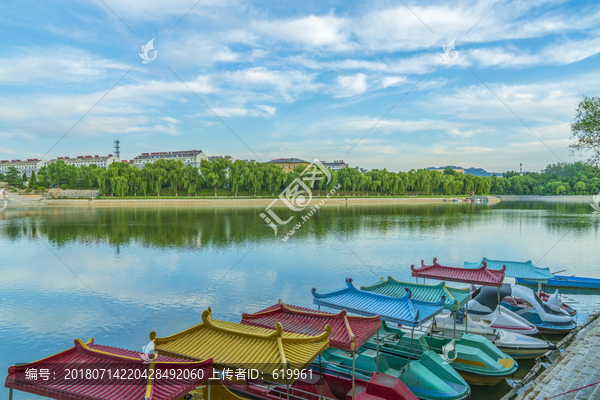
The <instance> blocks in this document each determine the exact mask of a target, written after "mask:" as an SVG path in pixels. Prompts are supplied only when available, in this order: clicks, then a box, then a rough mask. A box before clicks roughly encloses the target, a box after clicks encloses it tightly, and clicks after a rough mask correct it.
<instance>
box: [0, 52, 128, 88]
mask: <svg viewBox="0 0 600 400" xmlns="http://www.w3.org/2000/svg"><path fill="white" fill-rule="evenodd" d="M130 68H131V65H127V64H124V63H119V62H116V61H112V60H108V59H103V58H98V57H97V56H95V55H94V54H91V53H89V52H87V51H84V50H80V49H72V48H62V49H54V48H53V49H46V48H30V49H27V50H24V51H22V52H21V53H20V54H19V55H16V56H15V57H13V58H4V59H0V83H5V84H24V83H30V82H32V81H38V82H40V81H44V82H47V81H50V82H63V83H64V82H74V81H83V80H89V79H90V78H95V79H100V78H105V77H107V76H108V75H109V74H112V73H114V71H115V70H116V71H127V70H129V69H130Z"/></svg>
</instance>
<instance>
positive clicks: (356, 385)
mask: <svg viewBox="0 0 600 400" xmlns="http://www.w3.org/2000/svg"><path fill="white" fill-rule="evenodd" d="M366 391H367V387H366V386H363V385H361V384H360V383H358V382H355V383H354V399H355V400H356V395H357V394H359V393H365V392H366ZM346 400H352V388H350V390H348V394H347V395H346Z"/></svg>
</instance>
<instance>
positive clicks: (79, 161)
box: [50, 154, 121, 168]
mask: <svg viewBox="0 0 600 400" xmlns="http://www.w3.org/2000/svg"><path fill="white" fill-rule="evenodd" d="M58 160H62V161H64V162H65V164H67V165H74V166H76V167H82V166H84V165H85V166H86V167H89V166H90V165H92V164H96V166H98V167H102V168H108V166H109V165H110V164H112V163H114V162H118V161H121V160H119V159H118V158H117V157H115V156H113V155H112V154H109V155H107V156H98V155H96V156H77V157H74V158H70V157H58V158H57V159H56V160H50V162H52V163H53V162H56V161H58Z"/></svg>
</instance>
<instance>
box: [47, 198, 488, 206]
mask: <svg viewBox="0 0 600 400" xmlns="http://www.w3.org/2000/svg"><path fill="white" fill-rule="evenodd" d="M324 198H325V197H314V198H313V199H312V200H311V202H310V204H315V203H318V202H319V201H321V200H322V199H324ZM488 199H489V201H488V202H489V203H499V202H500V199H498V198H495V197H488ZM274 200H275V201H276V203H275V204H274V205H273V206H274V207H285V204H284V203H283V202H282V201H281V200H280V199H279V198H263V199H248V198H244V199H232V198H227V199H219V198H216V199H207V198H202V199H187V198H186V199H165V200H159V199H148V200H144V199H123V200H119V199H110V200H104V199H100V200H97V199H93V200H89V199H86V200H79V199H50V200H44V201H43V202H42V203H40V204H45V205H48V206H75V207H104V208H105V207H190V206H192V207H198V206H200V207H214V206H250V207H257V206H268V205H270V204H271V203H272V202H273V201H274ZM446 202H447V201H446V198H445V197H415V198H409V197H390V198H381V197H374V198H359V197H358V198H357V197H335V198H333V197H331V198H329V199H328V201H327V202H326V203H325V204H324V205H340V204H345V205H379V204H384V205H385V204H426V203H446ZM459 203H463V202H462V201H459ZM480 204H483V203H480Z"/></svg>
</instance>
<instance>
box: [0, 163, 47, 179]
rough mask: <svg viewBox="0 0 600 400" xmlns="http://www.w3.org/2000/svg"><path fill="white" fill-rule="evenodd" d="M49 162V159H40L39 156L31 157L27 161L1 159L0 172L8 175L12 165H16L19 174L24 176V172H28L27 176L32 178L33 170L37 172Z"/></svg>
mask: <svg viewBox="0 0 600 400" xmlns="http://www.w3.org/2000/svg"><path fill="white" fill-rule="evenodd" d="M48 163H49V161H48V160H38V159H37V158H30V159H28V160H27V161H21V160H10V161H9V160H2V161H0V173H2V174H3V175H6V174H7V173H8V169H9V168H10V167H15V168H16V169H17V171H19V176H23V174H26V175H27V178H30V177H31V172H33V171H35V173H36V174H37V172H38V171H39V170H40V168H42V167H43V166H44V165H46V164H48Z"/></svg>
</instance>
